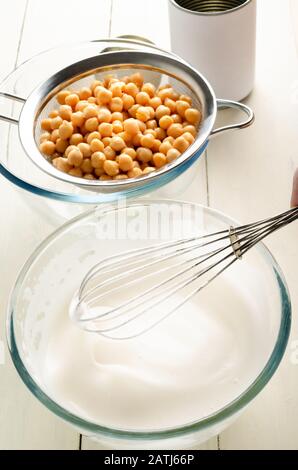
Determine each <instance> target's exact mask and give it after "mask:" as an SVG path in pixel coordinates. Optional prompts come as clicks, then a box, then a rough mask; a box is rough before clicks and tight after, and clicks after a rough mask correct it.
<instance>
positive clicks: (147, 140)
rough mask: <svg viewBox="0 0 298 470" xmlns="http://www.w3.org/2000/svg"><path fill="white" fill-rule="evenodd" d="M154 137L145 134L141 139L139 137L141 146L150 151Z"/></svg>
mask: <svg viewBox="0 0 298 470" xmlns="http://www.w3.org/2000/svg"><path fill="white" fill-rule="evenodd" d="M154 140H155V139H154V137H153V135H152V134H146V135H144V136H143V137H141V146H142V147H146V148H148V149H152V147H153V145H154Z"/></svg>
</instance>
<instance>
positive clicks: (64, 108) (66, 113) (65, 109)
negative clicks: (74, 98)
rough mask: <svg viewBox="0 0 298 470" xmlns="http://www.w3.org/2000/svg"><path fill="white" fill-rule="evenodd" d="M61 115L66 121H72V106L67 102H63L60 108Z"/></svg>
mask: <svg viewBox="0 0 298 470" xmlns="http://www.w3.org/2000/svg"><path fill="white" fill-rule="evenodd" d="M59 116H60V117H61V118H62V119H63V120H64V121H71V116H72V108H71V106H68V105H67V104H62V105H61V106H60V108H59Z"/></svg>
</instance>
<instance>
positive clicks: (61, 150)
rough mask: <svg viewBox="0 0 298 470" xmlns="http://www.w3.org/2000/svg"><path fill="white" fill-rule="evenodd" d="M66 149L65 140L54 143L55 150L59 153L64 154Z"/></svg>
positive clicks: (66, 143)
mask: <svg viewBox="0 0 298 470" xmlns="http://www.w3.org/2000/svg"><path fill="white" fill-rule="evenodd" d="M67 147H68V142H67V141H66V140H62V139H57V141H56V150H57V152H59V153H62V154H63V153H64V152H65V150H66V149H67Z"/></svg>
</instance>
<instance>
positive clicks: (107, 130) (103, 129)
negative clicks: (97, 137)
mask: <svg viewBox="0 0 298 470" xmlns="http://www.w3.org/2000/svg"><path fill="white" fill-rule="evenodd" d="M98 130H99V132H100V134H101V135H102V137H112V135H113V126H112V124H108V123H107V122H102V123H101V124H100V125H99V127H98Z"/></svg>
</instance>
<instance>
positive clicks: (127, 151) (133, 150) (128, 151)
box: [121, 147, 137, 160]
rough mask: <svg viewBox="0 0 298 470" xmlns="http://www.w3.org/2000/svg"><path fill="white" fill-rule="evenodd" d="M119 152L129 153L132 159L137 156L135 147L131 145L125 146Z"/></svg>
mask: <svg viewBox="0 0 298 470" xmlns="http://www.w3.org/2000/svg"><path fill="white" fill-rule="evenodd" d="M121 153H125V155H129V156H130V157H131V158H132V159H133V160H134V159H135V158H136V157H137V152H136V151H135V149H133V148H131V147H125V148H124V149H123V150H122V151H121Z"/></svg>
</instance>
